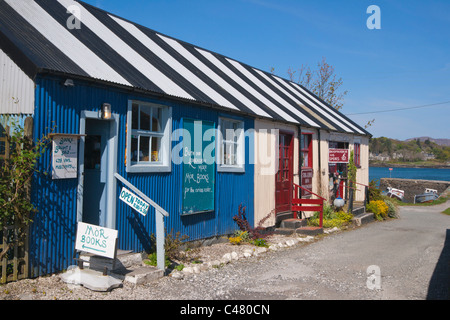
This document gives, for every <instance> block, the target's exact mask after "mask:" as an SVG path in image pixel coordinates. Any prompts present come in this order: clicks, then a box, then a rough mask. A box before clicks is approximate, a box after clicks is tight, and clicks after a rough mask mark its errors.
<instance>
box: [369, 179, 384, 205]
mask: <svg viewBox="0 0 450 320" xmlns="http://www.w3.org/2000/svg"><path fill="white" fill-rule="evenodd" d="M369 199H370V201H378V200H382V199H383V198H382V196H381V190H380V189H379V188H378V187H377V180H372V181H370V182H369Z"/></svg>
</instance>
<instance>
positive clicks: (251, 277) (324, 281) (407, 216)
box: [0, 202, 450, 300]
mask: <svg viewBox="0 0 450 320" xmlns="http://www.w3.org/2000/svg"><path fill="white" fill-rule="evenodd" d="M449 206H450V202H447V203H446V204H444V205H440V206H434V207H402V208H401V209H400V218H399V219H395V220H389V221H384V222H375V223H371V224H368V225H365V226H363V227H359V228H356V229H353V228H351V229H350V230H348V231H338V232H334V233H332V234H329V235H325V236H319V237H316V238H315V239H314V240H312V241H305V240H311V239H308V238H307V239H305V238H303V239H297V238H291V237H285V236H276V237H272V238H271V239H270V242H271V244H273V245H276V244H278V243H281V244H284V246H283V247H280V246H273V247H272V249H275V247H276V249H277V250H272V249H268V250H267V252H264V253H260V254H259V255H257V256H255V255H254V254H253V255H252V256H250V257H243V254H244V252H245V251H246V250H248V249H254V248H256V247H254V246H249V245H244V246H242V245H241V246H233V245H231V244H216V245H213V246H211V247H206V248H203V249H202V251H201V252H200V253H199V254H200V256H201V257H202V258H201V259H202V260H204V261H210V262H211V261H214V260H220V259H221V258H222V257H223V255H224V254H226V253H230V252H232V251H235V252H236V253H237V255H238V256H239V257H240V258H239V259H238V260H233V261H231V262H230V263H227V264H220V265H219V266H217V267H209V268H205V270H203V271H201V272H200V273H193V274H183V275H182V276H181V277H180V278H177V277H175V276H169V277H164V278H162V279H159V280H157V281H156V282H153V283H150V284H146V285H140V286H135V285H132V284H130V283H127V282H124V285H123V287H122V288H118V289H114V290H112V291H111V292H107V293H102V292H93V291H91V290H89V289H86V288H84V287H79V286H70V285H67V284H66V283H63V282H62V281H61V280H60V277H59V276H58V275H54V276H50V277H41V278H38V279H27V280H22V281H19V282H16V283H10V284H7V285H3V286H0V300H17V299H22V300H234V299H238V300H245V299H252V300H267V299H270V300H285V299H289V300H290V299H308V300H311V299H312V300H314V299H340V300H345V299H357V300H358V299H367V300H393V299H394V300H395V299H408V300H414V299H420V300H422V299H427V298H432V299H448V298H449V296H448V291H449V288H448V283H449V282H448V281H449V273H448V261H449V241H450V239H449V238H450V234H449V233H450V231H449V229H450V216H447V215H444V214H441V213H440V212H441V211H442V210H444V209H445V208H447V207H449ZM288 240H291V241H293V242H294V244H293V245H291V244H292V243H289V245H286V243H287V241H288ZM299 240H303V241H299ZM445 243H446V246H444V244H445ZM247 252H248V251H247ZM370 266H376V267H378V268H379V270H380V272H381V278H379V279H380V283H379V285H380V287H379V288H377V287H375V288H372V289H369V288H368V285H367V281H368V277H369V274H368V273H367V269H368V268H369V267H370ZM173 275H175V273H174V274H173Z"/></svg>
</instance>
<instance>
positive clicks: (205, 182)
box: [182, 119, 216, 215]
mask: <svg viewBox="0 0 450 320" xmlns="http://www.w3.org/2000/svg"><path fill="white" fill-rule="evenodd" d="M183 128H184V129H185V131H186V133H189V136H190V137H183V173H182V174H183V176H182V179H183V187H182V188H183V190H182V200H183V201H182V203H183V205H182V206H183V207H182V214H184V215H186V214H194V213H201V212H209V211H213V210H214V180H215V172H216V171H215V168H216V167H215V161H214V160H215V153H214V149H213V148H210V146H211V144H212V145H213V146H215V139H213V138H212V137H211V140H210V141H203V138H204V137H206V135H205V132H206V131H208V130H211V129H215V123H214V122H209V121H194V120H191V119H183ZM209 132H212V131H209ZM205 140H208V138H205Z"/></svg>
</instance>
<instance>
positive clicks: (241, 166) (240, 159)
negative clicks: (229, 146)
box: [216, 117, 245, 173]
mask: <svg viewBox="0 0 450 320" xmlns="http://www.w3.org/2000/svg"><path fill="white" fill-rule="evenodd" d="M225 122H232V123H234V124H237V129H236V131H235V134H237V135H238V139H237V142H236V164H233V165H231V164H225V163H222V156H223V150H224V143H235V142H234V141H227V140H226V139H227V137H226V133H225V136H224V135H223V134H222V128H223V127H224V123H225ZM217 131H218V134H217V136H218V139H217V147H216V151H217V153H216V161H217V171H218V172H235V173H244V172H245V132H244V121H242V120H236V119H230V118H222V117H221V118H219V127H218V130H217Z"/></svg>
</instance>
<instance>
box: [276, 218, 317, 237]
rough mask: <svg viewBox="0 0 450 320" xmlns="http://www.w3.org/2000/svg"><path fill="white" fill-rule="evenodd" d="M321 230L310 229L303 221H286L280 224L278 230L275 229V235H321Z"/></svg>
mask: <svg viewBox="0 0 450 320" xmlns="http://www.w3.org/2000/svg"><path fill="white" fill-rule="evenodd" d="M322 233H323V228H319V227H310V226H308V225H307V222H306V220H305V219H286V220H283V221H282V222H281V225H280V228H276V229H275V234H281V235H295V234H299V235H308V236H315V235H317V234H322Z"/></svg>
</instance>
